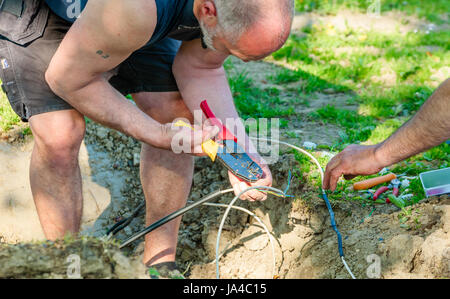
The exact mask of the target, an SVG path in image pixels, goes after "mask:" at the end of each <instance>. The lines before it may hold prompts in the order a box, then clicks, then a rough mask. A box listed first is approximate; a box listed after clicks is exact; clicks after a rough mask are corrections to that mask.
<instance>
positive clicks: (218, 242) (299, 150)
mask: <svg viewBox="0 0 450 299" xmlns="http://www.w3.org/2000/svg"><path fill="white" fill-rule="evenodd" d="M250 138H251V139H254V140H259V141H266V142H275V143H278V144H282V145H285V146H287V147H290V148H292V149H294V150H297V151H298V152H301V153H303V154H304V155H306V156H308V157H309V158H310V159H311V160H312V161H313V162H314V164H316V166H317V168H318V170H319V173H320V178H321V180H320V181H321V183H322V184H323V180H324V172H323V169H322V166H321V165H320V163H319V161H318V160H317V159H316V158H315V157H314V156H313V155H311V154H310V153H309V152H307V151H305V150H304V149H302V148H300V147H298V146H295V145H293V144H290V143H287V142H284V141H280V140H273V139H266V138H257V137H250ZM253 189H258V190H272V191H274V192H277V193H279V194H281V195H285V194H284V192H283V191H281V190H279V189H276V188H273V187H267V186H255V187H249V188H247V189H245V190H243V191H242V192H241V193H239V194H238V195H237V196H236V197H234V198H233V200H232V201H231V202H230V203H229V204H228V206H227V209H226V211H225V213H224V215H223V217H222V221H221V223H220V226H219V231H218V232H217V240H216V277H217V279H219V278H220V273H219V245H220V235H221V233H222V229H223V225H224V223H225V219H226V218H227V216H228V213H229V212H230V209H231V208H233V205H234V203H235V202H236V200H237V199H238V198H240V197H241V195H242V194H244V193H245V192H247V191H249V190H253ZM322 192H323V193H325V190H323V189H322ZM341 260H342V263H343V264H344V267H345V269H346V270H347V272H348V273H349V274H350V276H351V277H352V278H353V279H355V276H354V275H353V273H352V271H351V270H350V267H349V266H348V265H347V262H346V261H345V259H344V257H343V256H342V257H341Z"/></svg>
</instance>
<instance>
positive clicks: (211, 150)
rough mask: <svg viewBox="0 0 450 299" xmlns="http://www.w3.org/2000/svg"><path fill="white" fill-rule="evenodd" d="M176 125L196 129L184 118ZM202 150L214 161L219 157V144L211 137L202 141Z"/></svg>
mask: <svg viewBox="0 0 450 299" xmlns="http://www.w3.org/2000/svg"><path fill="white" fill-rule="evenodd" d="M174 125H175V126H176V127H185V128H189V129H191V130H194V128H193V127H192V126H191V125H190V124H188V123H185V122H184V121H182V120H178V121H177V122H176V123H175V124H174ZM202 150H203V152H205V154H207V155H208V157H209V158H210V159H211V160H212V161H213V162H214V161H215V160H216V157H217V151H218V150H219V144H218V143H217V142H215V141H214V140H212V139H209V140H207V141H205V142H203V143H202Z"/></svg>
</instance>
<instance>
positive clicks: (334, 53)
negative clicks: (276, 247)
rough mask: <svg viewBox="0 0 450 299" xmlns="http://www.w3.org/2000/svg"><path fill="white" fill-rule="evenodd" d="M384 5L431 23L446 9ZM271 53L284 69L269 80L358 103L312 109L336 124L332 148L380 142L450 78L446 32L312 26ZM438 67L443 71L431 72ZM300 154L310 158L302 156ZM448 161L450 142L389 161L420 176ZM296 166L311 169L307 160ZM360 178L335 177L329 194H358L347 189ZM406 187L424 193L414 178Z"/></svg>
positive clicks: (319, 5)
mask: <svg viewBox="0 0 450 299" xmlns="http://www.w3.org/2000/svg"><path fill="white" fill-rule="evenodd" d="M381 3H382V5H381V13H384V12H386V11H400V12H403V13H405V14H407V15H414V16H416V17H419V18H425V19H427V20H428V21H429V22H434V23H435V24H443V23H444V21H443V20H444V19H445V16H446V17H447V18H448V15H449V10H448V1H381ZM296 4H297V10H298V11H301V12H305V11H314V12H316V13H319V14H336V13H338V12H339V10H341V9H343V8H345V9H350V10H353V11H356V12H366V11H367V7H368V5H369V4H370V1H357V0H354V1H339V0H334V1H331V0H330V1H325V0H323V1H313V0H297V1H296ZM443 16H444V17H443ZM272 59H273V60H275V61H278V62H279V63H282V64H285V65H289V68H286V69H284V70H281V71H279V72H278V73H277V74H276V75H272V76H269V77H268V80H270V81H271V82H272V83H274V84H280V85H283V84H284V85H285V84H289V86H297V88H292V87H290V90H291V91H292V92H293V93H296V95H297V97H298V98H311V97H312V95H313V94H315V93H317V92H324V91H326V90H329V89H332V90H333V91H334V92H335V93H343V94H347V95H348V96H349V98H350V99H351V101H352V103H354V104H355V105H356V106H357V109H356V110H348V109H342V108H339V107H334V106H332V105H326V106H324V107H321V108H318V109H316V110H315V111H314V112H312V113H310V117H311V119H312V120H313V121H315V122H323V123H329V124H334V125H336V126H338V127H340V133H339V136H338V138H337V141H336V143H335V144H334V145H333V146H332V147H331V150H332V151H333V152H336V153H337V152H339V151H340V150H342V149H343V148H345V147H346V146H347V145H348V144H350V143H363V144H376V143H379V142H381V141H383V140H385V139H386V138H388V137H389V136H390V135H391V134H392V133H393V132H395V131H396V130H397V129H398V128H399V127H400V126H401V125H402V124H404V123H405V122H406V121H407V120H408V119H410V118H411V117H412V116H413V115H414V114H415V113H416V112H417V110H418V109H419V108H420V106H421V105H422V104H423V103H424V102H425V101H426V100H427V99H428V98H429V97H430V95H431V94H432V92H433V91H434V90H435V89H436V87H437V86H438V84H439V83H440V82H441V81H443V80H444V79H446V76H447V77H448V76H450V74H449V73H448V68H447V69H446V67H448V66H449V65H450V32H448V31H430V32H426V31H417V32H409V33H406V34H405V33H401V32H400V31H398V30H397V32H390V33H384V32H375V31H362V30H355V29H352V28H346V29H345V30H338V29H337V28H334V27H333V26H332V25H329V24H322V25H313V26H310V27H306V28H304V29H303V31H302V32H295V33H294V34H292V35H291V36H290V37H289V39H288V41H287V43H286V44H285V46H284V47H283V48H281V49H280V50H279V51H277V52H276V53H274V54H273V55H272ZM439 73H443V75H442V74H441V76H440V77H435V76H436V74H439ZM436 78H439V79H436ZM305 106H307V105H305ZM289 136H290V137H295V136H294V135H293V134H290V135H289ZM319 147H320V145H319ZM298 160H299V162H301V163H306V164H308V163H307V162H306V161H303V160H304V159H302V158H300V157H298ZM449 164H450V146H449V145H448V144H443V145H440V146H438V147H435V148H433V149H431V150H429V151H427V152H425V153H423V154H419V155H417V156H415V157H412V158H410V159H408V160H406V161H404V162H401V163H399V164H397V165H394V166H393V168H392V169H391V170H392V171H394V172H395V173H397V174H400V173H407V174H408V175H411V176H417V175H418V174H420V173H421V172H424V171H428V170H432V169H437V168H444V167H449ZM300 168H301V171H305V172H308V171H309V169H308V167H306V166H301V167H300ZM369 177H370V176H369ZM361 179H363V178H361V177H359V178H357V179H355V180H352V181H346V182H342V183H340V184H339V187H338V191H337V192H335V193H333V194H330V199H332V200H341V199H345V198H347V199H348V198H360V197H359V196H353V197H352V194H350V195H349V194H348V188H349V187H350V186H351V185H352V184H353V182H354V181H356V180H361ZM309 183H313V182H309ZM409 189H410V192H412V193H413V194H414V195H415V196H414V198H413V200H412V202H417V201H419V200H420V199H423V198H424V193H423V189H422V186H421V183H420V180H419V179H415V180H412V181H411V185H410V188H409Z"/></svg>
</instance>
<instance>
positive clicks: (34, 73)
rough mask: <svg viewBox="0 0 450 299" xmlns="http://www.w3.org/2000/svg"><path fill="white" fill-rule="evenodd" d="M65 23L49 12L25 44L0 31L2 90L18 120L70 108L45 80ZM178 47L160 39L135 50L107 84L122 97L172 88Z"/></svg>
mask: <svg viewBox="0 0 450 299" xmlns="http://www.w3.org/2000/svg"><path fill="white" fill-rule="evenodd" d="M71 25H72V24H71V23H69V22H67V21H65V20H64V19H62V18H60V17H58V16H57V15H55V14H54V13H52V12H51V11H50V12H49V17H48V20H47V24H46V26H45V30H44V32H43V34H42V36H40V37H38V38H36V39H34V40H33V41H31V42H29V43H27V44H25V45H20V44H17V43H14V42H12V41H10V40H9V39H7V38H6V37H3V36H1V35H0V79H1V81H2V89H3V91H4V92H5V93H6V95H7V97H8V100H9V102H10V104H11V107H12V108H13V110H14V111H15V112H16V113H17V114H18V115H19V116H20V118H21V119H22V120H23V121H28V119H29V118H30V117H31V116H33V115H37V114H41V113H46V112H51V111H58V110H67V109H73V107H72V106H70V105H69V104H68V103H67V102H65V101H64V100H63V99H61V98H60V97H58V96H57V95H55V94H54V93H53V92H52V91H51V90H50V87H49V86H48V85H47V83H46V81H45V72H46V70H47V68H48V65H49V63H50V61H51V59H52V57H53V55H54V53H55V52H56V50H57V48H58V46H59V44H60V43H61V41H62V40H63V38H64V36H65V34H66V33H67V31H68V30H69V28H70V26H71ZM180 45H181V42H180V41H177V40H174V39H170V38H165V39H163V40H161V41H159V42H157V43H154V44H152V45H146V46H144V47H143V48H141V49H139V50H137V51H136V52H134V53H133V54H132V55H131V56H130V57H129V58H128V59H126V60H125V61H124V62H123V63H122V64H120V65H119V66H118V67H117V69H116V72H115V75H114V76H113V77H111V79H110V83H111V85H112V86H113V87H114V88H116V89H117V90H118V91H119V92H121V93H122V94H124V95H127V94H130V93H138V92H169V91H177V90H178V87H177V84H176V81H175V78H174V76H173V73H172V64H173V61H174V58H175V55H176V54H177V52H178V49H179V47H180Z"/></svg>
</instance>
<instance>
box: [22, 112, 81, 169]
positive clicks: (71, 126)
mask: <svg viewBox="0 0 450 299" xmlns="http://www.w3.org/2000/svg"><path fill="white" fill-rule="evenodd" d="M30 127H31V130H32V132H33V136H34V139H35V147H36V150H37V151H38V153H39V155H40V157H42V158H43V159H45V160H46V161H47V162H48V163H50V164H52V166H53V167H58V168H64V167H69V166H72V165H77V164H78V153H79V149H80V145H81V142H82V141H83V138H84V133H85V128H86V127H85V121H84V117H83V116H82V115H81V114H79V113H78V112H76V111H74V110H64V111H57V112H50V113H45V114H41V115H37V116H33V117H32V118H31V119H30Z"/></svg>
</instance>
